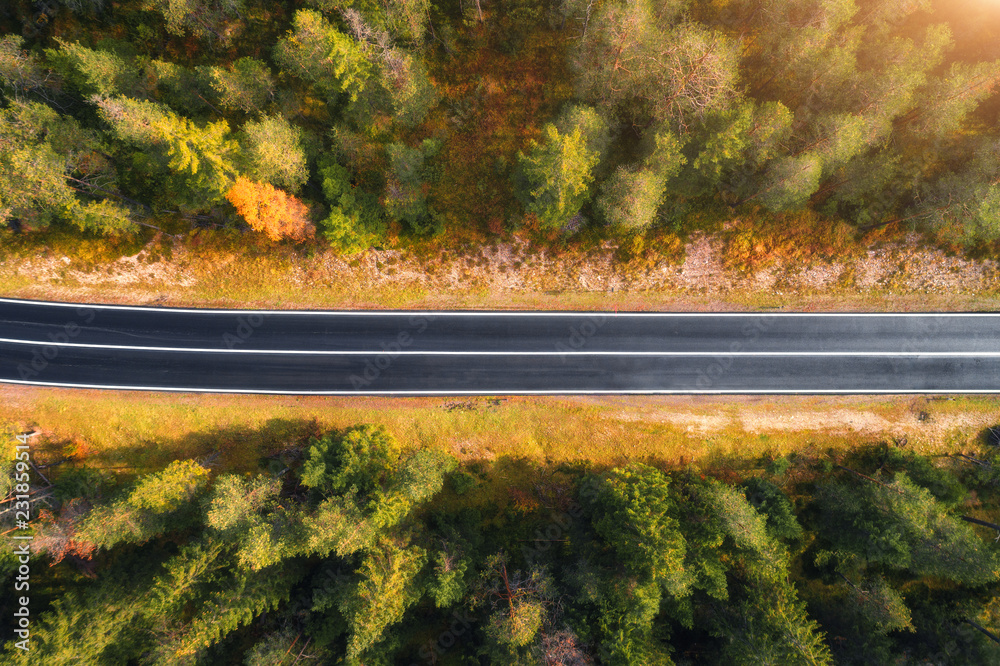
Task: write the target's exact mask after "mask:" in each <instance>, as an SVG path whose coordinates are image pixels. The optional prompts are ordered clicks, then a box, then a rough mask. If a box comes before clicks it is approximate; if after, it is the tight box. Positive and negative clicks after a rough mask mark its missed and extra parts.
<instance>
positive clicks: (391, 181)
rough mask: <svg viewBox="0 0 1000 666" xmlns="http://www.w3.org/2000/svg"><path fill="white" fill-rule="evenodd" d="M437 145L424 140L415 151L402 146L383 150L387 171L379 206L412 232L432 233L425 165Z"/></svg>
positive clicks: (388, 147) (433, 221)
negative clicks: (381, 202)
mask: <svg viewBox="0 0 1000 666" xmlns="http://www.w3.org/2000/svg"><path fill="white" fill-rule="evenodd" d="M440 146H441V143H440V142H439V141H435V140H433V139H425V140H424V141H423V142H422V143H421V145H420V146H419V147H414V148H410V147H409V146H407V145H405V144H402V143H390V144H389V145H388V146H386V152H387V153H388V157H389V169H388V172H387V175H386V186H385V196H384V197H383V200H382V201H383V205H384V207H385V210H386V213H388V214H389V217H390V218H392V219H395V220H399V221H402V222H406V223H407V224H408V225H409V226H410V227H411V228H412V229H413V230H414V231H416V232H418V233H421V232H424V233H426V232H428V231H432V230H433V228H434V223H435V219H436V216H435V213H434V210H433V209H432V208H431V207H429V206H428V205H427V190H428V187H429V183H428V181H429V179H430V178H431V175H430V169H429V167H428V164H427V161H428V160H429V159H430V158H432V157H434V155H435V154H436V153H437V151H438V149H439V148H440Z"/></svg>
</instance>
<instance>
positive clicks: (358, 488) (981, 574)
mask: <svg viewBox="0 0 1000 666" xmlns="http://www.w3.org/2000/svg"><path fill="white" fill-rule="evenodd" d="M310 430H311V432H310ZM980 449H981V450H979V451H970V453H971V455H970V454H966V453H963V454H954V455H945V456H935V457H928V456H925V455H921V454H919V453H917V452H915V451H913V450H912V447H910V446H909V445H908V444H907V443H906V442H905V441H893V442H877V443H872V444H869V445H865V446H861V447H858V448H855V449H854V450H848V451H840V452H835V451H833V450H832V449H831V450H830V451H827V452H826V453H817V454H815V455H812V454H810V455H806V454H791V455H787V456H778V457H774V456H764V457H762V458H759V459H756V460H724V459H720V460H718V461H716V463H715V464H713V465H711V466H705V467H703V468H699V467H697V466H694V465H687V466H677V465H673V466H665V465H663V464H656V463H655V462H654V461H647V462H648V464H644V463H642V462H638V461H635V462H631V463H628V464H622V465H620V466H617V467H614V466H612V467H605V468H597V467H595V466H593V465H592V464H590V463H586V462H583V463H572V464H565V463H563V464H544V463H539V462H536V461H532V460H528V459H525V458H518V457H506V456H504V457H500V458H497V459H496V460H492V461H486V460H465V461H463V462H462V463H459V462H458V461H457V460H456V459H455V458H454V457H452V456H450V455H447V454H444V453H441V452H439V451H434V450H428V449H424V448H420V447H414V446H412V445H403V444H401V443H400V442H397V441H396V440H395V439H394V438H393V437H392V436H390V435H389V434H388V433H387V431H386V430H385V429H383V428H381V427H375V426H369V425H360V426H352V427H347V428H343V429H335V430H322V429H318V428H316V426H315V424H313V425H312V426H309V427H307V431H306V432H303V433H302V436H301V438H299V439H297V440H295V441H290V442H285V443H284V444H283V445H281V446H275V447H273V449H272V450H271V451H269V452H267V453H266V454H265V455H264V456H263V457H262V458H261V459H260V461H259V465H258V467H257V469H256V471H254V472H252V473H234V472H231V471H225V470H220V469H217V464H218V457H217V455H209V456H207V457H204V458H200V459H188V460H185V459H181V460H175V461H174V462H171V463H169V464H168V465H167V466H166V467H165V468H162V469H159V470H156V471H148V472H145V473H142V474H139V475H137V476H135V477H134V478H133V479H132V480H127V481H125V482H124V483H123V482H121V480H117V481H116V477H115V476H114V472H113V470H101V469H97V468H94V467H91V466H77V465H68V466H63V467H61V468H59V469H56V468H50V469H49V470H48V474H50V475H53V474H54V475H55V476H54V477H53V478H54V481H53V485H52V486H51V487H49V488H46V489H45V494H46V495H47V497H48V498H49V500H48V501H46V502H44V503H42V502H38V503H37V508H40V509H41V512H40V513H39V514H38V517H37V519H36V520H35V521H34V522H33V524H32V532H33V535H34V540H33V548H34V552H35V557H34V559H33V560H32V562H33V565H32V568H31V575H30V596H31V605H32V607H33V613H34V615H33V620H32V627H31V652H30V653H25V652H23V651H22V650H20V649H18V648H17V647H16V644H15V640H16V639H15V640H11V641H10V642H9V643H8V644H7V646H6V651H5V652H4V662H5V663H12V664H17V663H35V664H39V663H44V664H52V665H56V664H70V663H89V664H247V665H263V664H269V665H272V666H273V665H276V664H283V665H288V664H299V663H325V664H335V663H342V664H357V665H361V664H365V665H373V664H438V663H439V664H445V665H447V664H455V665H458V664H466V665H468V664H505V665H506V664H565V665H584V664H597V663H600V664H636V665H639V664H642V665H651V664H697V663H712V664H719V663H730V664H747V665H750V664H990V663H997V662H998V660H1000V637H998V636H997V635H996V634H995V633H994V630H991V629H990V627H994V628H995V627H996V626H997V624H998V619H1000V553H998V552H997V549H996V546H995V544H994V542H995V536H996V533H998V532H1000V525H996V524H994V523H993V522H991V521H992V520H993V518H991V516H995V515H996V513H997V510H998V508H1000V492H998V484H1000V449H998V447H997V446H996V437H995V435H989V433H987V437H985V438H984V440H983V442H981V444H980ZM7 471H11V470H7ZM4 478H5V482H6V480H7V479H11V481H10V483H11V485H12V484H13V480H12V479H13V476H12V475H10V474H5V475H4ZM34 478H36V480H37V478H38V477H37V475H35V477H34ZM38 483H39V484H40V482H38ZM40 488H41V486H40V485H39V486H37V488H36V489H40ZM22 490H23V489H22ZM19 492H20V491H19ZM2 557H3V560H2V565H0V566H2V578H3V579H4V583H3V584H4V585H5V586H7V585H12V584H13V580H14V575H15V570H16V569H17V561H16V558H15V557H14V556H13V555H12V554H11V552H10V551H9V550H6V549H5V550H4V552H3V556H2ZM15 603H16V602H15V601H14V599H13V595H4V596H3V597H2V600H0V611H2V612H0V618H2V620H0V622H3V624H4V625H5V633H7V632H8V631H9V632H10V633H11V634H12V633H13V626H12V624H13V622H14V620H12V617H13V610H14V608H13V604H15ZM29 655H30V660H29V659H28V657H29Z"/></svg>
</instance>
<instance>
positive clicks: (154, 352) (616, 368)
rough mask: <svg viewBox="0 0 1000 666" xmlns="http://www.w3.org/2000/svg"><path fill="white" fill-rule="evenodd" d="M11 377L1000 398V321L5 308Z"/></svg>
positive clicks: (240, 386) (1, 354)
mask: <svg viewBox="0 0 1000 666" xmlns="http://www.w3.org/2000/svg"><path fill="white" fill-rule="evenodd" d="M0 382H7V383H20V384H36V385H49V386H70V387H83V388H113V389H140V390H168V391H206V392H232V393H287V394H320V395H323V394H328V395H336V394H384V395H448V394H452V395H468V394H487V395H495V394H536V393H552V394H567V393H998V392H1000V314H994V313H953V314H849V313H826V314H813V313H773V314H772V313H631V312H621V313H595V312H409V311H406V312H400V311H381V312H376V311H363V312H362V311H347V312H328V311H252V310H207V309H206V310H198V309H176V308H150V307H125V306H106V305H78V304H67V303H43V302H36V301H22V300H14V299H0Z"/></svg>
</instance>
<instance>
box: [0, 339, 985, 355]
mask: <svg viewBox="0 0 1000 666" xmlns="http://www.w3.org/2000/svg"><path fill="white" fill-rule="evenodd" d="M0 343H8V344H14V345H37V346H39V347H74V348H83V349H116V350H124V351H152V352H194V353H197V354H217V353H218V354H273V355H276V356H286V355H299V356H316V355H318V356H382V355H383V354H388V355H390V356H393V357H396V356H671V357H673V356H677V357H683V356H694V357H698V356H705V357H715V356H775V357H787V356H847V357H854V356H872V357H917V356H940V357H952V356H954V357H968V358H980V357H982V358H1000V351H987V352H933V351H932V352H878V351H867V352H865V351H862V352H852V351H787V352H781V351H736V352H734V351H725V350H719V351H586V350H579V351H574V350H569V349H567V350H564V351H489V350H487V351H421V350H414V349H402V350H400V351H394V350H389V349H373V350H371V351H363V350H355V349H351V350H342V351H341V350H335V349H333V350H331V349H318V350H315V351H311V350H305V349H236V348H233V349H230V348H228V347H219V348H205V347H144V346H141V345H105V344H92V343H87V342H52V341H48V340H19V339H15V338H0Z"/></svg>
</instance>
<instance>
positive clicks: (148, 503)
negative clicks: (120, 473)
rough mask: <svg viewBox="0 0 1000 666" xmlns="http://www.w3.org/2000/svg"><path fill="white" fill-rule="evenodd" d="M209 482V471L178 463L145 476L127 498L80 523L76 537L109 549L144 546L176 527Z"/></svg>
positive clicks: (189, 462) (95, 511) (192, 463)
mask: <svg viewBox="0 0 1000 666" xmlns="http://www.w3.org/2000/svg"><path fill="white" fill-rule="evenodd" d="M207 482H208V470H207V469H205V468H204V467H202V466H201V465H199V464H198V463H196V462H195V461H193V460H177V461H174V462H172V463H170V465H168V466H167V468H166V469H164V470H163V471H162V472H156V473H154V474H148V475H146V476H144V477H143V478H142V479H140V480H139V482H138V483H137V484H136V485H135V487H134V488H132V490H130V491H129V492H128V493H127V494H126V495H124V496H123V497H121V498H120V499H118V500H116V501H114V502H112V503H111V504H109V505H103V506H97V507H95V508H94V509H93V510H92V511H91V512H90V513H88V514H87V515H86V516H85V517H84V518H83V520H82V521H81V522H80V524H79V527H78V528H77V531H76V535H75V538H76V539H77V540H80V541H83V542H86V543H89V544H93V545H94V547H96V548H98V549H104V550H108V549H111V548H113V547H114V546H116V545H118V544H120V543H144V542H146V541H148V540H149V539H152V538H153V537H155V536H157V535H160V534H162V533H163V532H164V531H166V530H168V529H170V528H171V527H174V526H176V525H177V521H178V518H179V517H181V516H183V514H184V513H188V512H189V510H190V509H191V506H192V504H191V502H192V500H193V499H194V497H195V496H196V495H198V494H199V493H200V492H201V491H202V490H203V489H204V488H205V485H206V484H207Z"/></svg>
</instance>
